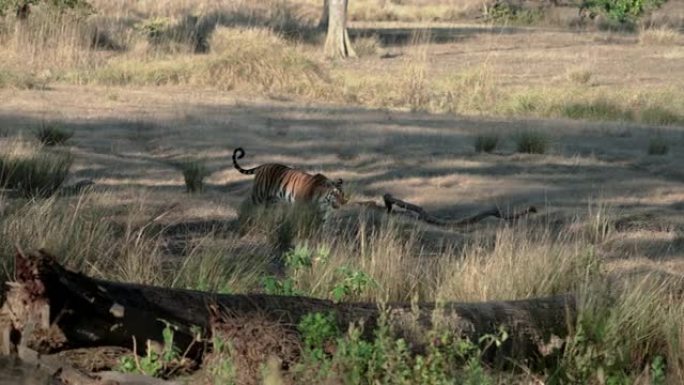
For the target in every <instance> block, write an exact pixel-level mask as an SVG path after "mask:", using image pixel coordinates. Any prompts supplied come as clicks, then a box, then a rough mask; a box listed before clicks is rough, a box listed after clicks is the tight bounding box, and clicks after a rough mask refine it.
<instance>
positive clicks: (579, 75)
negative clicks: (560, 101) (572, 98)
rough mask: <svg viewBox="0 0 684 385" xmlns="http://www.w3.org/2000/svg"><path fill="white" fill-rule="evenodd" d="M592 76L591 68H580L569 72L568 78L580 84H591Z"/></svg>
mask: <svg viewBox="0 0 684 385" xmlns="http://www.w3.org/2000/svg"><path fill="white" fill-rule="evenodd" d="M591 76H592V73H591V71H589V70H583V69H580V70H575V71H570V72H568V80H570V81H571V82H573V83H575V84H580V85H584V84H589V81H590V80H591Z"/></svg>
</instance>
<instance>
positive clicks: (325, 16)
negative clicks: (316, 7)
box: [318, 0, 330, 31]
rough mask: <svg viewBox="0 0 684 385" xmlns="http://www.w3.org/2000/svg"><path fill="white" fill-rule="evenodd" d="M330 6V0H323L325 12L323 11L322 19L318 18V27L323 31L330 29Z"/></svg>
mask: <svg viewBox="0 0 684 385" xmlns="http://www.w3.org/2000/svg"><path fill="white" fill-rule="evenodd" d="M329 7H330V0H323V12H322V13H321V18H320V20H318V29H320V30H321V31H325V30H326V29H328V18H329V17H330V12H329Z"/></svg>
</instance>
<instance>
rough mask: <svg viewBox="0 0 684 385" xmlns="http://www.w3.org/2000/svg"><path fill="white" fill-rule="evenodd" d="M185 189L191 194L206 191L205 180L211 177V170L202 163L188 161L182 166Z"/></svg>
mask: <svg viewBox="0 0 684 385" xmlns="http://www.w3.org/2000/svg"><path fill="white" fill-rule="evenodd" d="M181 170H182V171H183V179H184V180H185V189H186V191H187V192H189V193H195V192H202V191H203V190H204V178H206V177H207V176H208V175H209V170H208V169H207V167H206V166H205V165H204V163H203V162H200V161H197V160H195V161H187V162H184V163H182V164H181Z"/></svg>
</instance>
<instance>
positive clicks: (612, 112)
mask: <svg viewBox="0 0 684 385" xmlns="http://www.w3.org/2000/svg"><path fill="white" fill-rule="evenodd" d="M561 116H563V117H566V118H570V119H586V120H597V121H606V120H617V121H620V120H624V121H632V120H634V115H633V114H632V113H631V112H630V111H627V110H624V109H622V108H620V106H618V105H616V104H613V103H610V102H608V101H605V100H596V101H593V102H583V103H572V104H569V105H566V106H564V107H562V108H561Z"/></svg>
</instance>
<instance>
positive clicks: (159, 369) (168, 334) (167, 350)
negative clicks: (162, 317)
mask: <svg viewBox="0 0 684 385" xmlns="http://www.w3.org/2000/svg"><path fill="white" fill-rule="evenodd" d="M164 323H165V324H166V326H165V327H164V330H162V338H163V342H164V345H163V347H162V350H161V353H158V352H156V351H154V349H152V348H151V346H149V342H148V346H147V349H145V350H146V352H145V355H144V356H143V357H140V358H137V357H135V354H137V353H136V351H134V352H133V354H134V355H133V356H131V355H126V356H123V357H121V358H120V361H119V366H118V367H117V370H119V371H121V372H124V373H141V374H144V375H147V376H154V377H159V376H162V375H163V374H164V373H165V372H166V371H167V370H169V368H171V367H173V366H177V365H178V363H179V362H180V361H181V356H180V354H179V352H178V350H177V348H176V347H175V346H174V345H173V339H174V337H173V336H174V332H173V329H172V327H171V324H169V323H168V322H165V321H164ZM134 346H135V345H134Z"/></svg>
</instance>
